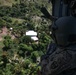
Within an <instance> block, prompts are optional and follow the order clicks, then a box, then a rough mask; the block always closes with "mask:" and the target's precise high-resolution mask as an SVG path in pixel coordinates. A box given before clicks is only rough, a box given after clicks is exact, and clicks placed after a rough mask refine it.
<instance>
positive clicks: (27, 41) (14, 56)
mask: <svg viewBox="0 0 76 75" xmlns="http://www.w3.org/2000/svg"><path fill="white" fill-rule="evenodd" d="M5 3H6V4H5ZM0 4H1V5H0V31H1V34H0V35H2V36H3V37H2V40H1V41H0V75H29V74H30V73H31V72H32V71H33V70H34V69H35V67H36V65H37V64H38V61H40V60H39V58H40V57H41V55H43V54H44V53H45V52H46V49H47V46H48V44H49V43H50V41H51V37H50V30H49V25H50V21H49V20H48V19H47V18H44V17H42V16H43V14H42V13H41V11H40V8H41V7H42V6H45V7H46V8H47V9H48V10H49V7H51V4H48V2H47V1H46V0H30V1H29V0H0ZM3 27H6V28H7V29H8V33H7V35H4V33H3V31H2V28H3ZM10 28H13V29H12V30H10ZM28 30H34V31H36V32H37V33H38V35H37V36H38V38H39V40H38V42H35V41H33V40H32V39H31V37H29V36H26V35H25V33H26V31H28ZM13 36H14V38H13ZM0 38H1V37H0ZM38 68H39V69H40V67H38ZM38 68H36V69H35V70H36V71H34V72H33V73H32V75H37V70H38Z"/></svg>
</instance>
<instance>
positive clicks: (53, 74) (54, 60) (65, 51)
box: [41, 45, 76, 75]
mask: <svg viewBox="0 0 76 75" xmlns="http://www.w3.org/2000/svg"><path fill="white" fill-rule="evenodd" d="M50 51H51V49H50ZM50 51H49V52H48V53H47V54H46V55H44V56H46V57H44V56H43V57H44V58H43V59H42V60H41V67H42V68H41V73H42V75H73V74H74V75H75V71H76V70H75V68H76V45H73V46H70V47H67V48H60V47H57V48H56V50H54V52H52V53H51V54H49V53H50Z"/></svg>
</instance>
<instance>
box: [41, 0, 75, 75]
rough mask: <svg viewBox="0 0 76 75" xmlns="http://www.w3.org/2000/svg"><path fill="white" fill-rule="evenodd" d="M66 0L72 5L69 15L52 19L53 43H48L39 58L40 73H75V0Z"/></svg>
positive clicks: (51, 74)
mask: <svg viewBox="0 0 76 75" xmlns="http://www.w3.org/2000/svg"><path fill="white" fill-rule="evenodd" d="M64 1H65V0H64ZM66 1H67V2H66ZM66 1H65V3H69V5H70V4H71V5H72V6H71V5H70V10H71V13H70V15H71V16H70V15H68V16H64V17H63V16H62V17H59V18H58V19H57V20H56V21H54V23H53V25H52V36H53V39H54V42H55V43H53V44H50V45H49V49H48V51H47V52H46V54H45V55H43V56H42V58H41V75H76V18H75V9H76V7H75V5H76V4H75V3H76V0H73V1H74V2H73V1H72V0H66ZM73 8H74V9H73ZM72 11H74V12H73V13H72Z"/></svg>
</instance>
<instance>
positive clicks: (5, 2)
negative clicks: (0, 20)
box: [0, 0, 19, 6]
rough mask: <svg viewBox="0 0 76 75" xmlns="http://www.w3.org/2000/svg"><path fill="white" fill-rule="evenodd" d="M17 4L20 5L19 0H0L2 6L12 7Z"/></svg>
mask: <svg viewBox="0 0 76 75" xmlns="http://www.w3.org/2000/svg"><path fill="white" fill-rule="evenodd" d="M15 3H19V0H0V5H1V6H12V4H15Z"/></svg>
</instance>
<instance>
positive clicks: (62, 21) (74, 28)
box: [52, 17, 76, 46]
mask: <svg viewBox="0 0 76 75" xmlns="http://www.w3.org/2000/svg"><path fill="white" fill-rule="evenodd" d="M52 33H53V36H54V40H55V42H56V43H57V44H58V45H60V46H68V45H69V44H73V43H76V18H75V17H62V18H59V19H58V20H57V21H56V22H55V23H54V25H52Z"/></svg>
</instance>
